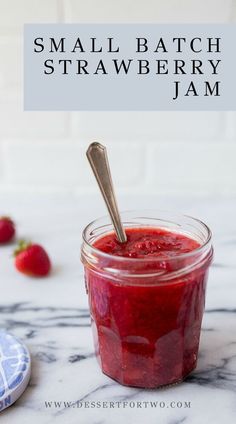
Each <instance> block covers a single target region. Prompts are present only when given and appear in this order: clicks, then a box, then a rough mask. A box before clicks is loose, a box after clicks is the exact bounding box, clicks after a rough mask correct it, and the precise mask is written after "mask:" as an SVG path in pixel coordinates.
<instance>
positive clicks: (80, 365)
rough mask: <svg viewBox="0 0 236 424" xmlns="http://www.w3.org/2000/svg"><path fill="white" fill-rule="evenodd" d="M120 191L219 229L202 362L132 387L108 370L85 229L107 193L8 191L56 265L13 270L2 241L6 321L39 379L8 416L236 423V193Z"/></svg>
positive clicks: (126, 201) (26, 233) (130, 199)
mask: <svg viewBox="0 0 236 424" xmlns="http://www.w3.org/2000/svg"><path fill="white" fill-rule="evenodd" d="M119 197H120V199H119V200H120V205H121V208H122V209H123V210H124V209H134V208H137V209H141V208H144V207H145V208H160V209H169V210H176V211H179V212H184V213H188V214H191V215H193V216H196V217H199V218H200V219H203V220H204V221H205V222H207V223H208V225H209V226H210V227H211V229H212V231H213V235H214V247H215V260H214V264H213V266H212V268H211V271H210V277H209V281H208V291H207V299H206V311H205V314H204V319H203V329H202V333H201V342H200V354H199V360H198V366H197V369H196V370H195V371H194V372H193V373H192V374H191V376H189V377H188V378H187V379H186V381H185V382H184V383H182V384H179V385H176V386H173V387H170V388H164V389H159V390H143V389H134V388H128V387H123V386H121V385H119V384H118V383H116V382H114V381H113V380H111V379H110V378H108V377H106V376H105V375H103V374H102V373H101V371H100V369H99V367H98V365H97V362H96V359H95V357H94V351H93V342H92V334H91V328H90V318H89V313H88V305H87V297H86V293H85V289H84V282H83V269H82V266H81V264H80V243H81V230H82V228H83V227H84V226H85V224H87V223H88V222H89V221H90V220H92V219H94V218H97V217H98V216H100V215H104V206H103V203H102V200H101V199H100V197H99V195H98V196H92V195H84V196H72V195H69V194H68V195H62V194H58V195H54V196H52V195H51V194H44V195H43V194H42V195H37V196H36V195H35V194H30V193H28V194H27V193H25V194H23V193H21V194H13V193H12V194H1V195H0V199H1V214H4V215H5V214H7V215H10V216H11V217H12V218H13V219H14V220H15V221H16V223H17V228H18V237H19V238H22V237H23V238H29V239H31V240H33V241H36V242H38V243H42V244H43V245H44V246H45V247H46V248H47V250H48V252H49V253H50V256H51V258H52V261H53V264H54V269H53V272H52V274H51V276H50V277H48V278H45V279H36V280H35V279H31V278H27V277H25V276H23V275H21V274H19V273H17V271H16V270H15V269H14V266H13V259H12V257H11V252H12V250H13V247H14V246H13V244H12V245H8V246H4V247H1V248H0V290H1V297H0V321H1V327H2V328H5V329H8V330H9V331H11V332H12V333H13V334H14V335H16V336H17V337H19V338H21V339H22V340H23V341H24V342H25V343H26V344H27V346H28V348H29V350H30V353H31V357H32V376H31V380H30V384H29V386H28V388H27V389H26V391H25V392H24V394H23V395H22V396H21V398H20V399H19V400H18V401H17V402H16V403H15V404H14V405H13V406H11V407H10V408H8V409H6V410H5V411H3V412H1V423H3V424H14V423H23V424H32V422H34V423H40V424H47V423H52V422H55V421H54V420H56V423H58V424H60V423H63V424H64V423H68V424H78V423H79V424H113V423H115V424H116V423H120V422H123V423H124V424H129V423H133V422H135V423H136V424H139V423H142V424H143V422H144V420H146V421H147V422H148V423H149V424H154V423H155V424H156V423H161V424H180V423H185V424H199V423H201V424H205V423H209V422H212V423H214V424H218V423H219V424H220V423H222V422H227V424H231V423H234V422H236V282H235V274H234V272H235V270H236V220H235V212H236V198H235V199H232V198H231V199H227V198H222V199H216V198H214V197H213V198H200V197H196V198H190V197H186V198H183V197H181V198H179V197H178V198H176V197H174V196H173V197H172V198H159V197H158V198H157V197H156V196H146V197H145V196H142V197H141V196H139V197H138V196H136V195H133V196H125V195H123V196H119ZM95 402H97V403H95ZM112 402H113V403H112Z"/></svg>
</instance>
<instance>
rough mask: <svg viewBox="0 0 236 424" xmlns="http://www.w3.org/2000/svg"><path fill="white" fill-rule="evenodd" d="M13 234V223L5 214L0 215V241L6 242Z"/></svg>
mask: <svg viewBox="0 0 236 424" xmlns="http://www.w3.org/2000/svg"><path fill="white" fill-rule="evenodd" d="M14 235H15V224H14V222H13V221H12V220H11V218H8V217H7V216H2V217H0V243H1V244H2V243H7V242H9V241H11V240H12V239H13V237H14Z"/></svg>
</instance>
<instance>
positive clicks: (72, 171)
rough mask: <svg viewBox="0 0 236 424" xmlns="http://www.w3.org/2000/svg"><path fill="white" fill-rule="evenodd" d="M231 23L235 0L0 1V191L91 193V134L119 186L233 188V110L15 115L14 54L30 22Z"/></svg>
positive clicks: (19, 110) (18, 76) (18, 81)
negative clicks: (104, 151) (88, 158)
mask: <svg viewBox="0 0 236 424" xmlns="http://www.w3.org/2000/svg"><path fill="white" fill-rule="evenodd" d="M235 20H236V0H204V1H203V0H201V1H196V0H194V1H193V0H178V1H177V0H168V1H166V0H146V1H145V2H144V1H140V0H136V1H135V0H132V1H131V0H119V1H116V0H86V1H84V0H64V1H63V0H21V1H19V0H0V191H2V192H3V191H15V190H19V191H25V190H29V192H30V191H33V192H34V191H35V190H38V191H39V192H44V191H47V192H61V191H62V192H72V193H79V194H80V193H84V192H86V193H87V192H97V187H96V185H95V182H94V178H93V176H92V175H91V172H90V169H89V167H88V164H87V162H86V159H85V150H86V147H87V145H88V144H89V142H91V141H95V140H96V141H100V142H102V143H105V144H106V145H107V147H108V153H109V157H110V160H111V165H112V170H113V176H114V181H115V183H116V186H117V190H118V191H119V192H125V193H129V192H133V193H135V192H137V193H142V192H143V193H147V194H148V193H155V194H157V195H158V194H173V193H174V194H179V195H182V194H192V195H195V194H196V195H206V196H209V195H210V196H211V195H218V196H227V195H230V196H231V195H234V194H236V164H235V159H236V120H235V117H236V113H235V112H222V113H221V112H154V113H153V112H151V113H150V112H122V113H120V112H106V113H105V112H82V113H81V112H78V113H77V112H73V113H68V112H65V113H63V112H23V51H22V44H23V43H22V41H23V40H22V34H23V24H24V23H30V22H38V23H42V22H88V23H89V22H98V23H99V22H100V23H102V22H121V23H122V22H137V23H138V22H142V23H143V22H160V23H165V22H166V23H171V22H175V23H191V22H193V23H232V22H235ZM234 52H235V46H234V43H233V40H232V54H235V53H234Z"/></svg>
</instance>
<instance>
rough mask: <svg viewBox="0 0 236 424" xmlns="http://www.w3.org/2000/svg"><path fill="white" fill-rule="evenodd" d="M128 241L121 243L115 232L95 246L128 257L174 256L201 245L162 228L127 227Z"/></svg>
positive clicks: (97, 242) (99, 240) (98, 241)
mask: <svg viewBox="0 0 236 424" xmlns="http://www.w3.org/2000/svg"><path fill="white" fill-rule="evenodd" d="M125 232H126V236H127V242H126V243H120V242H119V241H118V240H117V238H116V235H115V233H114V232H112V233H109V234H107V235H105V236H104V237H102V238H100V239H98V240H97V241H96V242H95V243H94V244H93V246H94V247H96V248H97V249H99V250H102V251H103V252H105V253H109V254H110V255H115V256H123V257H128V258H145V257H161V256H163V253H164V254H165V257H166V256H167V257H168V256H169V257H173V256H177V255H180V254H182V253H187V252H191V251H192V250H194V249H197V248H198V247H199V246H200V245H199V243H198V242H197V241H195V240H193V239H192V238H189V237H187V236H185V235H182V234H179V233H174V232H170V231H167V230H164V229H161V228H152V227H142V228H127V229H126V231H125Z"/></svg>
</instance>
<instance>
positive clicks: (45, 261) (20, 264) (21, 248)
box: [14, 241, 51, 277]
mask: <svg viewBox="0 0 236 424" xmlns="http://www.w3.org/2000/svg"><path fill="white" fill-rule="evenodd" d="M14 256H15V266H16V268H17V269H18V271H20V272H22V273H23V274H26V275H29V276H32V277H43V276H46V275H48V274H49V272H50V270H51V262H50V259H49V256H48V254H47V252H46V251H45V249H44V248H43V247H42V246H40V245H39V244H31V243H27V242H25V241H20V242H19V245H18V248H17V249H16V250H15V252H14Z"/></svg>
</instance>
